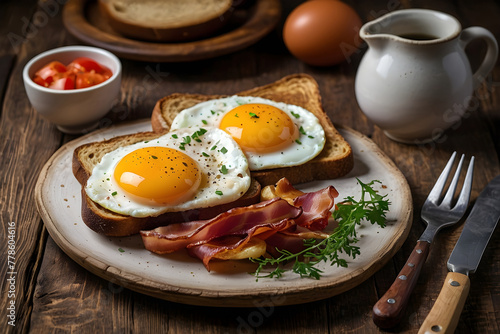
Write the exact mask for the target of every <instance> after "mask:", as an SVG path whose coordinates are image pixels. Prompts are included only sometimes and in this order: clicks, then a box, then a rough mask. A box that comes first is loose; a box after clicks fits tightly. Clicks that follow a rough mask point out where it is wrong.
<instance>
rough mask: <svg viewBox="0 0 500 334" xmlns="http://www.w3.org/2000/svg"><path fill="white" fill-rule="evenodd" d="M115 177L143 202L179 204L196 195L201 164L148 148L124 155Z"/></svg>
mask: <svg viewBox="0 0 500 334" xmlns="http://www.w3.org/2000/svg"><path fill="white" fill-rule="evenodd" d="M114 178H115V180H116V182H117V183H118V185H119V186H120V187H121V188H122V189H123V190H125V191H126V192H128V193H129V195H133V196H135V197H136V198H138V199H139V200H142V202H143V203H151V202H152V203H153V204H167V205H175V204H178V203H181V202H184V201H186V200H188V199H190V198H192V197H193V196H194V194H195V193H196V191H197V189H198V187H199V185H200V182H201V173H200V168H199V166H198V163H197V162H196V161H195V160H193V159H192V158H191V157H189V156H187V155H186V154H184V153H182V152H180V151H178V150H175V149H171V148H167V147H144V148H140V149H137V150H135V151H133V152H131V153H129V154H127V155H126V156H124V157H123V158H122V159H121V160H120V161H119V162H118V164H117V166H116V168H115V171H114Z"/></svg>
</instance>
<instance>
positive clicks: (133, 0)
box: [99, 0, 232, 42]
mask: <svg viewBox="0 0 500 334" xmlns="http://www.w3.org/2000/svg"><path fill="white" fill-rule="evenodd" d="M184 2H185V1H184ZM193 6H194V8H193ZM99 9H100V10H101V12H102V13H103V14H104V17H105V18H106V19H107V21H108V23H109V25H110V26H111V27H112V28H113V29H115V30H116V31H117V32H119V33H121V34H123V35H124V36H128V37H131V38H136V39H139V40H149V41H163V42H167V41H169V42H180V41H189V40H194V39H199V38H202V37H207V36H210V35H212V34H214V33H215V32H217V30H219V29H221V28H222V27H223V26H224V25H225V24H226V22H227V21H228V18H229V17H230V16H231V13H232V10H231V9H232V1H230V0H223V1H220V0H218V1H213V0H212V1H210V0H206V1H200V0H192V1H189V2H186V3H184V4H183V3H182V2H180V1H178V2H177V4H176V2H175V1H164V0H162V1H149V2H144V1H140V0H119V1H118V0H99ZM165 11H167V12H169V14H170V15H166V16H161V15H158V14H159V12H160V13H161V12H165ZM159 18H161V19H159Z"/></svg>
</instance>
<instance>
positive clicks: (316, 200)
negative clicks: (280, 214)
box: [293, 186, 339, 230]
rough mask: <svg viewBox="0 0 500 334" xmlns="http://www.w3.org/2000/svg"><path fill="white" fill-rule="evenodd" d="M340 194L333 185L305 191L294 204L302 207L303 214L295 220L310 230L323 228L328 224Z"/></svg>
mask: <svg viewBox="0 0 500 334" xmlns="http://www.w3.org/2000/svg"><path fill="white" fill-rule="evenodd" d="M338 195H339V193H338V192H337V190H336V189H335V188H334V187H333V186H328V187H326V188H323V189H321V190H318V191H315V192H310V193H305V194H304V195H301V196H299V197H297V198H296V199H295V200H294V202H293V204H294V205H295V206H297V207H302V210H303V212H302V215H300V217H299V218H297V219H296V220H295V222H296V223H297V225H299V226H303V227H307V228H308V229H310V230H323V229H324V228H325V227H326V226H327V225H328V218H329V217H330V216H331V212H330V210H331V208H332V207H333V204H334V200H335V198H336V197H337V196H338Z"/></svg>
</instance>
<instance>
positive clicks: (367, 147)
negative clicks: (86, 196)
mask: <svg viewBox="0 0 500 334" xmlns="http://www.w3.org/2000/svg"><path fill="white" fill-rule="evenodd" d="M149 130H150V122H149V120H141V121H138V122H133V123H128V124H124V125H120V126H114V127H112V128H108V129H104V130H100V131H96V132H93V133H90V134H88V135H86V136H83V137H81V138H78V139H76V140H74V141H72V142H70V143H68V144H66V145H64V146H63V147H61V148H60V149H59V150H58V151H57V152H56V153H55V154H54V155H53V156H52V157H51V158H50V160H49V161H48V162H47V163H46V165H45V166H44V168H43V170H42V172H41V174H40V176H39V179H38V182H37V185H36V189H35V197H36V203H37V207H38V210H39V212H40V215H41V216H42V219H43V221H44V223H45V226H46V227H47V230H48V231H49V233H50V235H51V237H52V238H53V239H54V241H55V242H56V243H57V244H58V245H59V247H60V248H61V249H62V250H63V251H64V252H65V253H67V254H68V255H69V256H70V257H71V258H73V259H74V260H75V261H76V262H78V263H79V264H80V265H82V266H83V267H84V268H86V269H87V270H89V271H91V272H93V273H94V274H96V275H98V276H101V277H103V278H105V279H107V280H109V281H110V282H112V283H114V284H119V285H121V286H123V287H125V288H129V289H131V290H135V291H138V292H141V293H144V294H148V295H151V296H154V297H157V298H162V299H166V300H170V301H175V302H180V303H185V304H193V305H205V306H241V307H247V306H255V305H260V304H259V303H272V305H275V306H277V305H289V304H297V303H304V302H310V301H314V300H319V299H324V298H328V297H331V296H334V295H336V294H339V293H341V292H344V291H347V290H349V289H351V288H353V287H355V286H356V285H358V284H360V283H361V282H363V281H364V280H366V279H367V278H368V277H370V276H371V275H372V274H374V273H375V272H376V271H377V270H379V269H380V268H381V267H382V266H383V265H384V264H385V263H386V262H387V261H388V260H389V259H390V258H391V257H392V256H393V255H394V254H395V253H396V252H397V251H398V250H399V248H400V247H401V245H402V244H403V242H404V241H405V239H406V237H407V235H408V232H409V230H410V227H411V221H412V213H413V207H412V199H411V194H410V190H409V187H408V184H407V182H406V180H405V178H404V176H403V175H402V174H401V172H400V171H399V170H398V169H397V168H396V166H395V165H394V164H393V163H392V161H391V160H390V159H389V158H387V157H386V156H385V155H384V154H383V153H382V152H381V151H380V149H379V148H378V147H377V146H376V145H375V144H374V143H373V142H372V141H371V140H369V139H368V138H367V137H365V136H363V135H362V134H360V133H358V132H355V131H354V130H351V129H340V132H341V133H342V135H343V136H344V138H345V139H346V140H347V141H348V142H349V143H350V144H351V146H352V149H353V152H354V169H353V170H352V171H351V172H350V173H349V174H348V175H347V176H345V177H342V178H339V179H336V180H326V181H317V182H312V183H307V184H303V185H300V187H299V188H300V189H301V190H304V191H311V190H317V189H321V188H323V187H326V186H327V185H333V186H335V188H336V189H337V190H338V192H339V194H340V195H339V198H338V200H339V201H340V200H341V199H343V198H345V197H347V196H351V195H352V196H354V197H355V198H359V195H360V186H359V185H358V184H357V181H356V179H355V178H359V179H360V180H361V181H363V182H370V181H371V180H375V179H376V180H380V181H381V185H378V186H377V189H378V190H379V192H380V193H381V194H387V195H388V199H389V200H390V202H391V205H390V212H389V214H388V216H387V218H388V224H387V226H386V227H385V228H383V229H382V228H380V227H378V226H372V225H370V224H368V223H367V224H365V225H363V226H362V227H360V228H359V229H358V236H359V237H360V241H359V242H358V244H357V245H358V246H359V247H361V255H360V256H358V257H356V259H350V258H346V259H347V260H348V268H338V267H336V266H330V265H328V264H324V265H323V266H321V267H320V268H322V269H323V270H324V274H323V276H322V277H321V279H320V280H314V279H306V278H300V277H298V276H297V275H293V274H287V275H285V276H284V277H283V278H281V279H279V280H277V279H267V278H261V279H259V280H258V281H257V280H256V279H255V277H254V276H252V275H250V274H249V272H251V271H252V270H253V268H254V267H253V265H252V264H250V263H247V262H246V261H233V262H230V263H226V264H224V265H220V264H218V263H216V262H214V263H213V264H212V265H211V268H212V271H211V272H207V271H206V270H205V267H204V266H203V265H202V263H201V261H199V260H196V259H193V258H190V257H189V256H187V255H186V254H185V253H184V252H179V253H176V254H170V255H164V256H160V255H156V254H153V253H150V252H149V251H147V250H146V249H144V247H143V244H142V240H141V238H140V237H139V236H132V237H125V238H110V237H106V236H102V235H99V234H97V233H95V232H93V231H92V230H90V229H89V228H88V227H87V226H86V225H85V223H83V221H82V219H81V215H80V209H81V193H80V191H81V187H80V184H79V183H78V182H77V181H76V179H75V178H74V177H73V174H72V169H71V161H72V154H73V150H74V149H75V148H76V147H77V146H79V145H81V144H84V143H87V142H92V141H96V140H103V139H109V138H111V137H114V136H117V135H122V134H127V133H134V132H138V131H149ZM228 264H229V265H228Z"/></svg>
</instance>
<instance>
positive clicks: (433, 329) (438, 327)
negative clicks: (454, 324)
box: [431, 325, 441, 332]
mask: <svg viewBox="0 0 500 334" xmlns="http://www.w3.org/2000/svg"><path fill="white" fill-rule="evenodd" d="M431 330H432V331H433V332H441V326H439V325H434V326H432V327H431Z"/></svg>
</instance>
